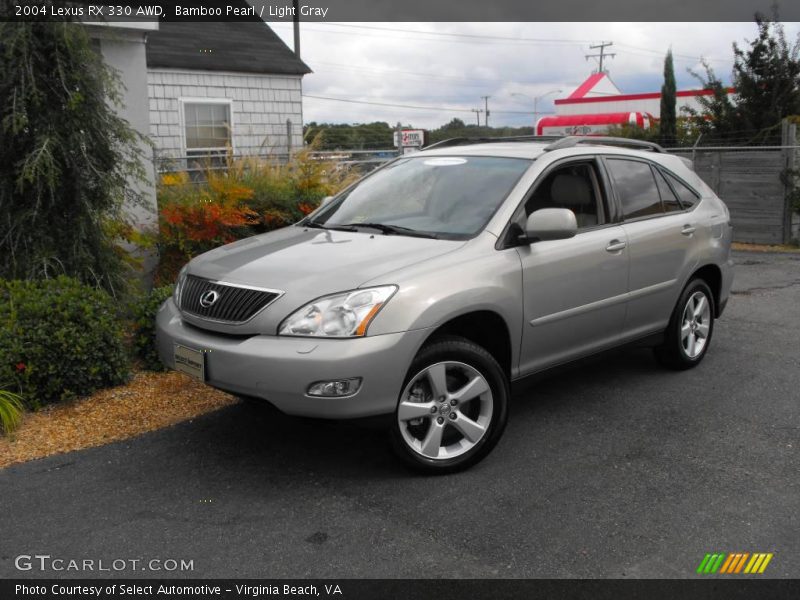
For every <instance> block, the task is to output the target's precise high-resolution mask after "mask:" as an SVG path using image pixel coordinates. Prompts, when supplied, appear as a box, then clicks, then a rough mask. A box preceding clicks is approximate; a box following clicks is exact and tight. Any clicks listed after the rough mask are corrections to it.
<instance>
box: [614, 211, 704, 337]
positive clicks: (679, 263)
mask: <svg viewBox="0 0 800 600" xmlns="http://www.w3.org/2000/svg"><path fill="white" fill-rule="evenodd" d="M687 225H688V226H689V228H686V226H687ZM622 227H623V229H624V230H625V233H626V235H627V237H628V250H629V252H630V262H631V266H630V298H629V300H628V314H627V317H626V319H625V334H624V337H625V338H626V339H628V338H635V337H639V336H642V335H646V334H648V333H653V332H656V331H659V330H662V329H664V328H665V327H666V326H667V324H668V323H669V318H670V315H671V314H672V309H673V308H674V305H675V302H677V299H678V295H679V294H680V291H681V290H680V286H681V284H682V282H683V278H684V277H685V274H686V273H687V272H688V271H689V269H691V267H692V265H691V264H689V263H690V262H691V261H692V254H693V253H692V252H691V250H692V245H693V244H694V243H695V238H696V236H697V232H696V231H691V228H695V230H696V228H697V223H695V219H694V215H693V214H692V213H684V212H680V213H674V214H667V215H664V216H662V217H657V218H654V219H647V220H644V221H638V222H633V223H625V224H623V226H622Z"/></svg>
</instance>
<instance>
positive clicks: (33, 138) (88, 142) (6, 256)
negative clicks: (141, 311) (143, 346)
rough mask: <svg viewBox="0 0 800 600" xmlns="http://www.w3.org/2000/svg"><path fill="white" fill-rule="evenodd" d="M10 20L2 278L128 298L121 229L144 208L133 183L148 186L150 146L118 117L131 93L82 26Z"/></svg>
mask: <svg viewBox="0 0 800 600" xmlns="http://www.w3.org/2000/svg"><path fill="white" fill-rule="evenodd" d="M9 4H10V3H7V2H5V3H0V5H9ZM47 4H52V2H48V3H47ZM43 8H45V7H44V6H43ZM48 10H49V9H48ZM0 13H3V8H0ZM4 21H8V19H2V18H0V140H2V143H1V144H0V231H2V235H0V278H5V279H35V278H47V277H50V276H52V275H53V274H56V273H63V274H66V275H70V276H72V277H75V278H77V279H79V280H80V281H83V282H85V283H89V284H90V285H98V286H101V287H103V288H105V289H106V290H108V291H110V292H111V293H112V294H116V293H118V292H126V291H127V284H128V283H129V282H130V281H131V280H132V278H131V277H130V274H131V270H130V268H129V265H128V264H126V263H127V261H126V255H125V253H124V252H123V251H121V249H120V248H119V246H118V242H119V241H120V239H119V237H118V236H117V235H116V233H118V231H117V230H118V227H117V226H116V225H115V223H116V222H118V221H126V220H128V219H130V218H131V215H130V214H129V211H128V207H130V206H132V205H137V204H142V203H144V202H145V201H146V198H145V196H143V195H142V194H141V193H139V192H138V191H137V189H138V185H131V180H134V181H136V182H137V183H139V182H141V181H143V178H144V174H145V171H144V165H143V163H142V156H143V155H145V154H146V152H145V150H146V146H147V142H146V140H145V138H144V137H143V136H141V135H140V134H139V133H137V132H136V131H135V130H134V129H133V128H132V127H131V125H130V123H128V121H126V120H125V119H123V118H122V117H121V116H120V115H119V114H118V110H117V109H118V108H119V107H120V106H122V100H123V90H124V86H123V85H122V82H121V81H120V79H119V77H118V75H117V73H116V72H115V71H114V70H113V69H111V68H110V67H108V66H107V65H106V64H105V63H104V62H103V58H102V55H101V53H100V52H98V51H97V49H96V48H95V47H94V44H93V43H92V40H91V38H90V35H89V33H88V28H87V27H84V26H83V24H81V23H71V22H63V21H56V20H53V22H40V21H39V20H25V19H23V20H16V21H14V22H4ZM34 21H36V22H34Z"/></svg>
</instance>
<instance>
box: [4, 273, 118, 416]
mask: <svg viewBox="0 0 800 600" xmlns="http://www.w3.org/2000/svg"><path fill="white" fill-rule="evenodd" d="M128 375H129V371H128V355H127V353H126V350H125V344H124V339H123V324H122V320H121V319H120V315H119V313H118V310H117V305H116V304H115V302H114V300H113V299H112V298H111V297H110V296H109V295H108V294H107V293H105V292H104V291H102V290H100V289H96V288H92V287H88V286H86V285H82V284H81V283H79V282H78V281H76V280H75V279H71V278H69V277H66V276H63V275H62V276H60V277H58V278H56V279H49V280H44V281H6V280H0V381H6V382H12V388H16V389H17V390H18V391H19V393H20V395H21V396H22V398H23V400H24V402H25V404H26V405H28V406H29V407H32V408H36V407H38V406H40V405H43V404H47V403H51V402H58V401H61V400H67V399H70V398H74V397H77V396H83V395H86V394H90V393H92V392H93V391H95V390H97V389H99V388H103V387H108V386H113V385H119V384H121V383H124V382H125V381H126V380H127V379H128Z"/></svg>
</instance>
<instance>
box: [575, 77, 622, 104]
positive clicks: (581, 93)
mask: <svg viewBox="0 0 800 600" xmlns="http://www.w3.org/2000/svg"><path fill="white" fill-rule="evenodd" d="M621 93H622V92H620V91H619V88H617V86H616V85H614V82H613V81H611V78H610V77H609V76H608V73H593V74H592V75H589V77H587V78H586V81H584V82H583V83H582V84H580V85H579V86H578V87H577V88H576V89H575V91H574V92H572V93H571V94H570V95H569V96H567V100H575V99H577V98H593V97H596V96H615V95H617V94H621Z"/></svg>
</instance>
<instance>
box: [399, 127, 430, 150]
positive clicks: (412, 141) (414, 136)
mask: <svg viewBox="0 0 800 600" xmlns="http://www.w3.org/2000/svg"><path fill="white" fill-rule="evenodd" d="M398 137H399V138H400V139H399V140H398V139H397V138H398ZM424 143H425V130H423V129H403V130H401V131H400V135H399V136H398V135H397V132H395V134H394V145H395V146H402V147H404V148H405V147H408V146H415V147H421V146H422V145H423V144H424Z"/></svg>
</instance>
